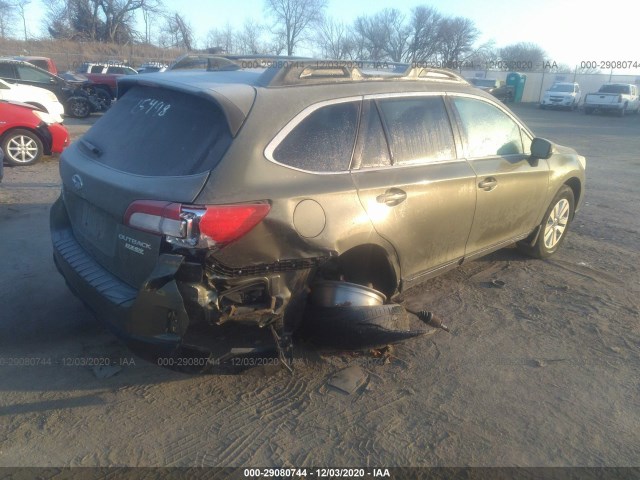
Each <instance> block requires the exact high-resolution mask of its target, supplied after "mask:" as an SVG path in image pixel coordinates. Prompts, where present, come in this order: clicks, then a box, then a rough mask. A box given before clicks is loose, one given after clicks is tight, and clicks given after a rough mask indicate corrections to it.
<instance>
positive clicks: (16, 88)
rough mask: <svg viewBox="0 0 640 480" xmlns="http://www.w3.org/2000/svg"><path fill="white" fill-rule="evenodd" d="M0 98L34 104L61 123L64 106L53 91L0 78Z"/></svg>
mask: <svg viewBox="0 0 640 480" xmlns="http://www.w3.org/2000/svg"><path fill="white" fill-rule="evenodd" d="M0 100H12V101H14V102H22V103H28V104H29V105H34V106H36V107H38V108H40V109H42V110H44V111H45V112H47V113H48V114H49V115H51V117H52V120H53V121H54V122H56V123H62V114H63V113H64V107H63V106H62V104H61V103H60V102H59V101H58V98H57V97H56V96H55V94H54V93H53V92H51V91H49V90H46V89H44V88H40V87H32V86H30V85H19V84H16V83H7V82H5V81H4V80H2V79H0Z"/></svg>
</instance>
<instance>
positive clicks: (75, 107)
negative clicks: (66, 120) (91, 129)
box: [67, 98, 91, 118]
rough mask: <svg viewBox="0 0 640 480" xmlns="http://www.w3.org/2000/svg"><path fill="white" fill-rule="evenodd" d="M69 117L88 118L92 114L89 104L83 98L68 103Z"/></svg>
mask: <svg viewBox="0 0 640 480" xmlns="http://www.w3.org/2000/svg"><path fill="white" fill-rule="evenodd" d="M67 109H68V110H69V116H71V117H76V118H87V117H88V116H89V115H90V114H91V106H90V105H89V102H88V101H87V100H85V99H83V98H74V99H72V100H69V102H68V103H67Z"/></svg>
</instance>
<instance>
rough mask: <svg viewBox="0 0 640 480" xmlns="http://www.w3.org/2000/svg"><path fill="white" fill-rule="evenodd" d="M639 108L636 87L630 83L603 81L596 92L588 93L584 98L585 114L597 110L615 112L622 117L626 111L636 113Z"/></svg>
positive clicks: (639, 99) (639, 100)
mask: <svg viewBox="0 0 640 480" xmlns="http://www.w3.org/2000/svg"><path fill="white" fill-rule="evenodd" d="M639 109H640V97H638V87H637V86H636V85H633V84H632V83H605V84H604V85H602V86H601V87H600V89H599V90H598V92H597V93H589V94H588V95H587V96H586V97H585V98H584V113H586V114H587V115H590V114H592V113H593V112H594V111H596V110H599V111H602V112H615V113H617V114H618V116H620V117H623V116H624V115H625V113H627V112H628V111H631V112H633V113H638V110H639Z"/></svg>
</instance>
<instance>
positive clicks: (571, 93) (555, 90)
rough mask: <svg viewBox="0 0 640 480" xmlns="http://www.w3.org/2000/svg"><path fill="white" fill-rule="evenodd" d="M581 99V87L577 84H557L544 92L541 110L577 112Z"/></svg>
mask: <svg viewBox="0 0 640 480" xmlns="http://www.w3.org/2000/svg"><path fill="white" fill-rule="evenodd" d="M581 97H582V93H581V92H580V85H578V84H577V83H567V82H556V83H554V84H553V85H552V86H551V88H550V89H549V90H547V91H546V92H544V96H543V97H542V101H541V102H540V108H542V109H545V108H547V107H557V108H568V109H569V110H575V109H576V108H578V104H579V103H580V98H581Z"/></svg>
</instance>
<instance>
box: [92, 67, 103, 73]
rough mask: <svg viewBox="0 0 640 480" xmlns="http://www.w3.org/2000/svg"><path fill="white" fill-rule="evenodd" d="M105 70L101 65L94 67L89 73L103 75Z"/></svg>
mask: <svg viewBox="0 0 640 480" xmlns="http://www.w3.org/2000/svg"><path fill="white" fill-rule="evenodd" d="M102 70H103V68H102V67H101V66H100V65H94V66H93V67H91V68H90V69H89V73H102Z"/></svg>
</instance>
